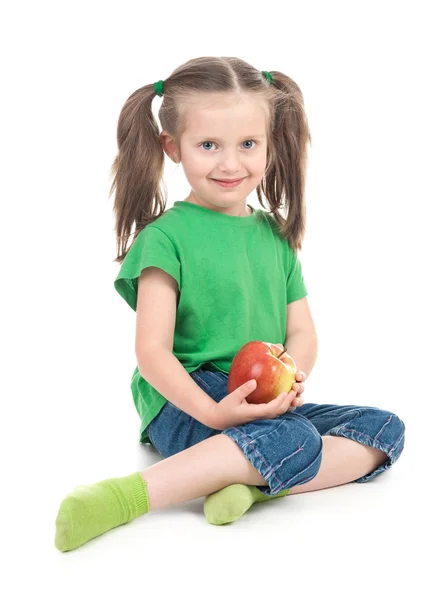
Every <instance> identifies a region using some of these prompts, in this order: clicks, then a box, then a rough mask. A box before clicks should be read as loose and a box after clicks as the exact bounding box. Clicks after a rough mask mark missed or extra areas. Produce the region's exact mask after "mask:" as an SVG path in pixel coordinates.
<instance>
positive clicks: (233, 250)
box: [55, 57, 405, 551]
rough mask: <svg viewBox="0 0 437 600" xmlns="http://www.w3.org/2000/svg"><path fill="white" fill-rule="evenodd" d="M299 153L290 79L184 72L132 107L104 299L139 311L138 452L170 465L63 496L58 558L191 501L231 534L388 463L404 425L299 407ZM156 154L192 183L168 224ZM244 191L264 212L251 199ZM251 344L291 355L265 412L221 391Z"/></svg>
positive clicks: (124, 134) (123, 137)
mask: <svg viewBox="0 0 437 600" xmlns="http://www.w3.org/2000/svg"><path fill="white" fill-rule="evenodd" d="M156 94H158V95H159V96H163V101H162V105H161V108H160V110H159V119H160V122H161V124H162V128H163V130H162V132H161V134H160V133H159V129H158V125H157V123H156V121H155V119H154V116H153V113H152V101H153V99H154V97H155V95H156ZM308 142H311V137H310V132H309V128H308V123H307V118H306V115H305V111H304V103H303V98H302V94H301V91H300V88H299V87H298V86H297V85H296V83H294V81H293V80H291V79H290V78H289V77H288V76H287V75H285V74H283V73H281V72H278V71H274V72H272V73H269V72H266V71H263V72H260V71H258V70H257V69H255V68H254V67H252V66H251V65H249V64H247V63H246V62H244V61H243V60H240V59H238V58H228V57H219V58H213V57H202V58H198V59H194V60H190V61H188V62H187V63H185V64H184V65H182V66H181V67H179V68H178V69H176V70H175V71H174V72H173V73H172V74H171V76H170V77H169V78H168V79H166V80H165V81H162V80H161V81H158V82H157V83H155V84H154V85H146V86H144V87H142V88H140V89H138V90H137V91H136V92H134V93H133V94H132V95H131V96H130V97H129V98H128V100H127V102H126V103H125V105H124V107H123V109H122V111H121V115H120V119H119V123H118V149H119V152H118V155H117V157H116V159H115V161H114V165H113V173H114V175H115V177H114V182H113V186H112V188H111V192H112V191H113V189H116V195H115V204H114V212H115V215H116V234H117V251H118V256H117V258H116V259H115V260H116V261H117V262H120V263H122V265H121V268H120V271H119V274H118V276H117V278H116V280H115V282H114V285H115V289H116V291H117V292H118V293H119V294H120V295H121V296H122V298H124V300H125V301H126V302H127V303H128V305H129V306H130V307H131V308H132V309H133V310H135V311H136V343H135V350H136V357H137V363H138V364H137V367H136V369H135V371H134V374H133V377H132V383H131V389H132V394H133V398H134V401H135V406H136V408H137V411H138V414H139V416H140V419H141V427H140V442H142V443H151V444H153V446H154V447H155V448H156V449H157V450H158V452H159V453H160V454H161V455H162V456H163V457H165V460H162V461H160V462H158V463H157V464H154V465H153V466H151V467H149V468H147V469H145V470H144V471H140V472H136V473H133V474H131V475H128V476H125V477H119V478H113V479H107V480H104V481H101V482H99V483H96V484H94V485H86V486H80V487H77V488H75V489H74V490H73V491H72V492H71V493H70V494H69V495H68V496H67V497H66V498H65V499H64V500H63V502H62V504H61V506H60V508H59V512H58V516H57V519H56V537H55V545H56V547H57V548H58V549H59V550H61V551H66V550H72V549H73V548H77V547H78V546H80V545H82V544H84V543H85V542H87V541H88V540H90V539H91V538H94V537H96V536H98V535H100V534H102V533H104V532H106V531H108V530H109V529H112V528H114V527H117V526H119V525H122V524H124V523H127V522H129V521H132V520H133V519H135V518H136V517H138V516H140V515H143V514H144V513H147V512H149V511H151V510H156V509H159V508H163V507H166V506H170V505H174V504H176V503H178V502H184V501H187V500H191V499H194V498H198V497H203V496H207V497H206V500H205V505H204V511H205V515H206V518H207V520H208V522H209V523H212V524H215V525H221V524H224V523H230V522H232V521H235V520H236V519H238V518H239V517H241V516H242V515H243V514H244V513H245V512H246V511H247V510H248V509H249V508H250V506H251V505H252V504H253V503H254V502H264V501H266V500H270V499H272V498H277V497H280V496H286V495H288V494H297V493H300V492H307V491H313V490H318V489H323V488H328V487H331V486H337V485H342V484H344V483H347V482H351V481H356V482H360V483H361V482H366V481H369V480H370V479H373V478H374V477H376V476H377V475H378V474H380V473H382V472H384V471H385V470H387V469H389V468H390V467H391V466H392V465H393V463H394V462H395V461H396V460H397V459H398V458H399V455H400V454H401V452H402V449H403V446H404V430H405V427H404V423H403V422H402V421H401V419H400V418H399V417H398V416H397V415H395V414H394V413H392V412H390V411H387V410H382V409H379V408H375V407H369V406H353V405H351V406H339V405H335V404H305V405H304V404H303V397H302V393H303V391H304V381H305V380H306V379H307V377H308V376H309V374H310V373H311V370H312V368H313V366H314V363H315V360H316V354H317V334H316V330H315V326H314V323H313V320H312V316H311V312H310V308H309V305H308V301H307V298H306V296H307V289H306V286H305V283H304V279H303V275H302V269H301V264H300V261H299V259H298V256H297V253H298V251H299V250H300V249H301V247H302V240H303V237H304V230H305V200H304V191H305V173H306V161H307V144H308ZM164 152H165V153H166V154H167V156H169V157H170V158H171V160H172V161H174V162H175V163H179V162H180V163H182V166H183V168H184V172H185V175H186V178H187V180H188V182H189V184H190V187H191V191H190V193H189V195H188V197H187V198H185V200H183V201H176V202H175V203H174V206H173V207H171V208H170V209H167V210H166V198H165V197H163V195H162V193H161V190H160V183H161V178H162V172H163V166H164ZM255 189H256V192H257V197H258V200H259V202H260V204H261V206H263V207H264V208H266V206H265V203H267V208H268V210H263V209H256V208H253V207H252V206H251V205H249V204H247V203H246V198H247V196H248V195H249V194H250V192H252V191H253V190H255ZM280 208H285V214H286V216H285V217H283V216H282V215H281V214H280V213H279V209H280ZM133 227H135V229H134V233H133V235H134V238H133V241H132V243H131V245H130V247H129V248H127V241H128V238H129V237H130V235H131V231H132V228H133ZM251 340H261V341H265V342H269V343H272V344H277V345H279V346H280V347H281V349H283V348H284V347H286V348H287V352H288V354H290V355H291V356H292V357H293V358H294V360H295V362H296V364H297V367H298V370H299V371H298V373H297V377H296V383H295V384H294V385H293V388H292V390H290V391H289V393H288V394H285V393H284V394H280V395H279V396H278V397H277V398H275V399H274V400H273V401H271V402H269V403H267V404H257V405H254V404H250V403H248V402H247V401H246V397H247V396H248V395H249V394H250V393H251V392H252V391H253V390H254V389H255V387H256V381H248V382H245V383H244V384H243V385H242V386H241V387H240V388H238V389H237V390H235V391H234V392H232V393H230V394H228V391H227V381H228V373H229V368H230V365H231V362H232V359H233V357H234V356H235V354H236V353H237V351H238V350H239V349H240V348H241V347H242V346H243V345H244V344H245V343H247V342H249V341H251ZM327 391H328V390H327Z"/></svg>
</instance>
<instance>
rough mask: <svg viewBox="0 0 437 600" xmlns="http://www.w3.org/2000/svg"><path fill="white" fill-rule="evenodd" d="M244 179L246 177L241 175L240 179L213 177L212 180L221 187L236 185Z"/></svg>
mask: <svg viewBox="0 0 437 600" xmlns="http://www.w3.org/2000/svg"><path fill="white" fill-rule="evenodd" d="M244 179H246V178H245V177H242V178H241V179H213V181H215V182H216V183H218V184H219V185H221V186H222V187H236V186H237V185H239V184H240V183H241V182H242V181H244Z"/></svg>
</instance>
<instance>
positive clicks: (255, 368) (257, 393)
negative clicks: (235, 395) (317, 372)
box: [228, 341, 296, 404]
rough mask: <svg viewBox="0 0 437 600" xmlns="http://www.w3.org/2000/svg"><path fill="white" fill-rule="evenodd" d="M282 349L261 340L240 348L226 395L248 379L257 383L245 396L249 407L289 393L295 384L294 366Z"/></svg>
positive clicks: (277, 345)
mask: <svg viewBox="0 0 437 600" xmlns="http://www.w3.org/2000/svg"><path fill="white" fill-rule="evenodd" d="M285 350H286V349H285ZM285 350H284V349H283V348H282V346H281V345H280V344H270V343H268V342H261V341H253V342H248V343H247V344H245V345H244V346H242V347H241V348H240V350H239V351H238V352H237V354H236V355H235V356H234V358H233V360H232V363H231V367H230V369H229V376H228V394H231V393H232V392H233V391H234V390H236V389H237V388H238V387H240V385H243V383H246V382H247V381H249V380H250V379H256V383H257V386H256V388H255V390H254V391H253V392H251V393H250V394H249V395H248V396H247V397H246V400H247V402H250V403H252V404H263V403H266V402H270V401H271V400H274V399H275V398H276V397H277V396H279V394H280V393H281V392H287V393H288V392H290V391H291V388H292V387H293V384H294V382H295V381H296V363H295V362H294V360H293V359H292V358H291V356H290V355H289V354H287V352H286V351H285Z"/></svg>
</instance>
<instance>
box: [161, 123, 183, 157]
mask: <svg viewBox="0 0 437 600" xmlns="http://www.w3.org/2000/svg"><path fill="white" fill-rule="evenodd" d="M159 138H160V140H161V146H162V149H163V150H164V152H165V153H166V154H167V156H168V157H169V158H170V159H171V160H172V161H173V162H174V163H179V162H180V160H179V149H178V147H177V144H176V142H175V141H174V139H173V138H172V137H171V135H170V134H169V133H167V132H166V131H162V132H161V134H160V136H159Z"/></svg>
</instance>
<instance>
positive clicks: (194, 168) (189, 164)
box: [185, 157, 211, 179]
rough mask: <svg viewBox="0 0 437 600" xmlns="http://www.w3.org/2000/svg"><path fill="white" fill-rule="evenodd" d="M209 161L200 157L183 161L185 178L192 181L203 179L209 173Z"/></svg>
mask: <svg viewBox="0 0 437 600" xmlns="http://www.w3.org/2000/svg"><path fill="white" fill-rule="evenodd" d="M210 163H211V161H210V160H208V159H204V158H202V157H190V158H188V159H187V160H186V161H185V169H186V173H187V176H190V177H192V178H193V179H196V178H199V177H205V176H206V175H209V173H210V172H211V164H210Z"/></svg>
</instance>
